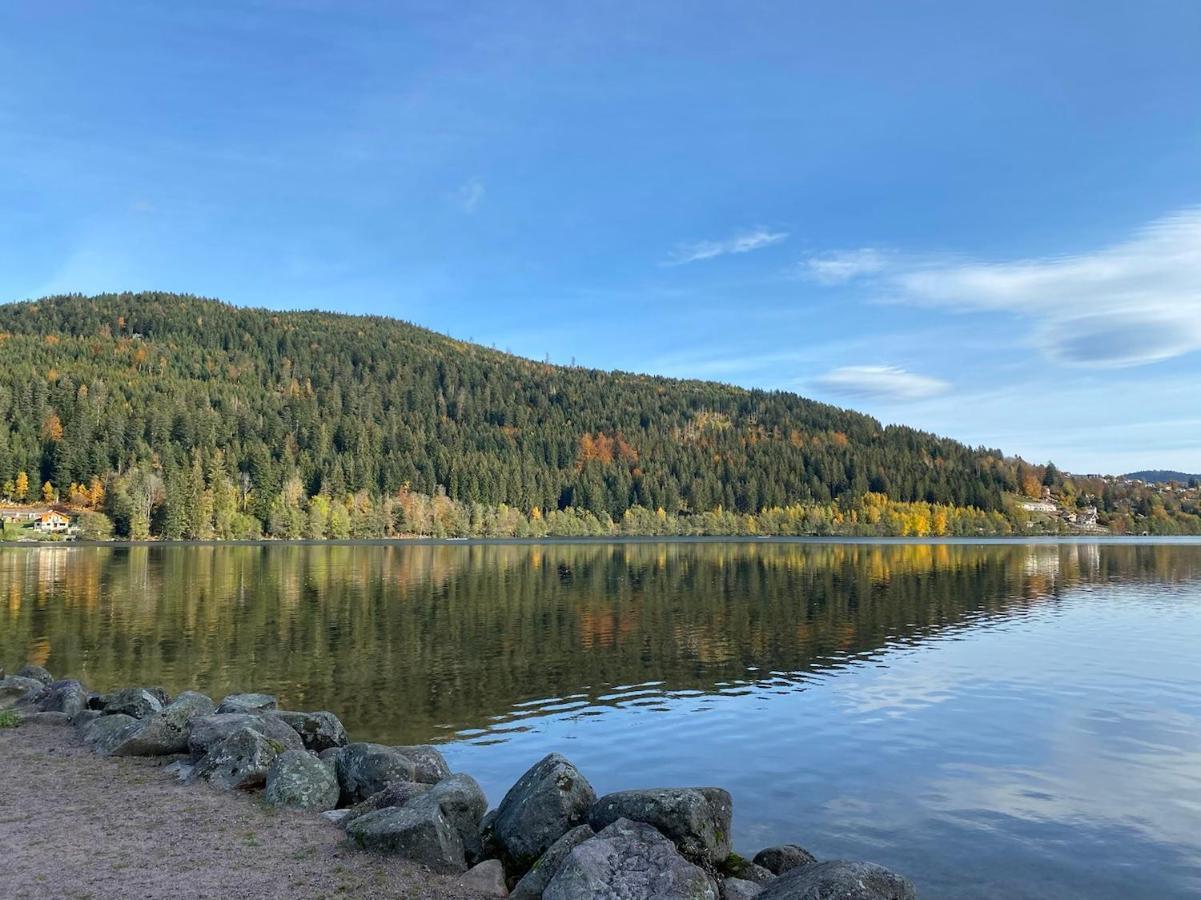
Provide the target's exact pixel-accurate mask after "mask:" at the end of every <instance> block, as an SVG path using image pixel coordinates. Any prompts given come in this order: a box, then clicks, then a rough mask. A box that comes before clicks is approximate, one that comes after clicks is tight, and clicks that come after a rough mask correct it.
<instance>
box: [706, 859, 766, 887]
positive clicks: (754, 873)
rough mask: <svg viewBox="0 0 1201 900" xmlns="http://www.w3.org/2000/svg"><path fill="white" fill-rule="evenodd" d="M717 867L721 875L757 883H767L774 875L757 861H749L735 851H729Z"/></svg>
mask: <svg viewBox="0 0 1201 900" xmlns="http://www.w3.org/2000/svg"><path fill="white" fill-rule="evenodd" d="M717 868H718V870H719V871H720V873H721V874H722V875H725V876H726V877H728V878H738V879H741V880H742V881H751V882H754V883H755V884H759V885H763V884H767V883H768V882H769V881H772V880H774V879H775V877H776V876H775V873H774V872H772V871H771V870H769V869H765V868H763V866H761V865H759V864H758V863H754V862H751V861H750V860H749V859H746V858H744V857H741V856H739V855H738V854H737V853H731V854H730V855H729V856H727V857H726V858H725V860H724V861H723V862H722V864H721V865H720V866H718V867H717Z"/></svg>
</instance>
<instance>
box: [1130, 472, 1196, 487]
mask: <svg viewBox="0 0 1201 900" xmlns="http://www.w3.org/2000/svg"><path fill="white" fill-rule="evenodd" d="M1122 477H1123V478H1129V479H1130V480H1131V481H1145V482H1147V483H1148V484H1169V483H1170V482H1173V481H1175V482H1177V483H1178V484H1195V483H1197V482H1199V481H1201V475H1190V474H1188V473H1187V472H1173V471H1172V470H1170V469H1149V470H1145V471H1142V472H1128V473H1126V474H1125V475H1123V476H1122Z"/></svg>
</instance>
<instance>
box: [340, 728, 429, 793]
mask: <svg viewBox="0 0 1201 900" xmlns="http://www.w3.org/2000/svg"><path fill="white" fill-rule="evenodd" d="M336 765H337V771H338V783H339V784H340V785H341V786H342V805H343V806H347V805H351V804H354V803H359V802H360V801H363V800H366V799H367V798H368V797H370V796H371V795H372V794H376V793H379V792H380V791H382V790H383V789H384V788H385V787H387V786H388V785H389V784H391V783H392V782H394V781H413V780H415V779H414V778H413V775H414V774H415V772H416V766H414V765H413V761H412V760H411V759H409V758H408V757H407V756H405V755H404V754H403V753H400V752H399V751H397V750H393V749H392V748H391V747H385V746H384V745H382V744H361V743H360V744H347V745H346V746H345V747H343V748H342V752H341V753H339V754H338V761H337V764H336Z"/></svg>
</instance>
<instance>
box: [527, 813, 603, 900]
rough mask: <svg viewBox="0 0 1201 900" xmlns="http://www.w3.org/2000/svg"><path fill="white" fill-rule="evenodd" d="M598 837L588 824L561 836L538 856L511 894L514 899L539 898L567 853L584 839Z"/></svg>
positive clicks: (533, 899) (578, 826) (535, 899)
mask: <svg viewBox="0 0 1201 900" xmlns="http://www.w3.org/2000/svg"><path fill="white" fill-rule="evenodd" d="M594 837H596V832H595V831H593V830H592V829H591V828H590V827H589V826H587V825H577V826H576V827H575V828H573V829H571V831H569V832H567V834H565V835H563V837H561V838H559V839H558V840H557V841H555V842H554V843H553V844H551V845H550V848H549V849H548V850H547V851H546V852H545V853H543V854H542V855H541V856H540V857H538V861H537V862H536V863H534V865H533V866H532V867H531V868H530V870H529V871H528V872H526V873H525V875H523V876H522V878H521V881H519V882H517V886H516V887H515V888H513V893H512V894H510V895H509V896H511V897H513V898H514V900H539V898H540V897H541V896H542V892H543V891H544V890H546V886H547V885H548V884H550V880H551V879H552V878H554V877H555V875H556V873H557V872H558V871H559V866H561V865H562V864H563V860H565V859H567V854H568V853H570V852H571V851H572V850H574V849H575V848H576V846H577V845H579V844H582V843H584V841H586V840H589V839H591V838H594Z"/></svg>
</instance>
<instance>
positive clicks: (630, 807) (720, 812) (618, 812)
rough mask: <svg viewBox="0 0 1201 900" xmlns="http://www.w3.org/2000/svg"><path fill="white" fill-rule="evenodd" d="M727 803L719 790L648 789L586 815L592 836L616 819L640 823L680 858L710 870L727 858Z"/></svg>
mask: <svg viewBox="0 0 1201 900" xmlns="http://www.w3.org/2000/svg"><path fill="white" fill-rule="evenodd" d="M733 806H734V804H733V801H732V800H731V799H730V795H729V793H728V792H726V791H724V790H722V789H721V788H651V789H648V790H641V791H618V792H617V793H615V794H606V795H605V796H603V797H601V798H600V799H599V800H597V801H596V802H595V803H594V804H593V805H592V808H591V809H589V810H588V824H589V825H591V826H592V828H593V830H594V831H600V830H601V829H603V828H606V827H608V826H609V825H611V824H612V823H613V822H616V821H617V820H618V819H629V820H630V821H632V822H645V823H646V824H647V825H651V826H654V827H655V828H656V829H658V831H659V832H660V833H661V834H662V835H663V836H664V837H666V838H668V839H669V840H671V841H672V842H673V843H674V844H675V845H676V847H677V848H678V849H679V851H680V852H681V853H682V854H684V856H685V857H687V858H688V859H690V860H692V861H693V862H694V863H697V864H698V865H701V866H704V867H705V868H707V869H710V870H712V869H713V868H715V867H716V866H717V864H718V863H720V862H723V861H724V860H725V859H726V857H728V856H729V855H730V820H731V818H732V816H733Z"/></svg>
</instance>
